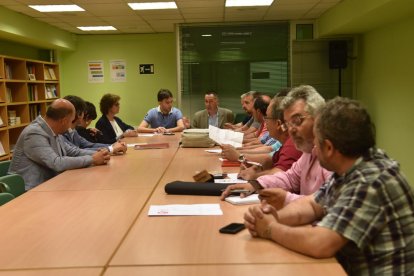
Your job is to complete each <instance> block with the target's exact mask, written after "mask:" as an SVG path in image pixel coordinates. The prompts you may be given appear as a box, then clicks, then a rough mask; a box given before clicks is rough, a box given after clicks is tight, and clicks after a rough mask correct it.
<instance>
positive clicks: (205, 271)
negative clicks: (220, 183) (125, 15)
mask: <svg viewBox="0 0 414 276" xmlns="http://www.w3.org/2000/svg"><path fill="white" fill-rule="evenodd" d="M179 138H180V134H179V133H178V134H177V135H174V136H163V135H156V136H152V137H137V138H127V139H125V141H126V142H127V143H145V142H147V143H159V142H167V143H168V144H169V148H167V149H146V150H134V149H133V148H129V149H128V151H127V153H126V154H124V155H120V156H113V157H112V158H111V160H110V162H109V163H108V164H107V165H106V166H96V167H89V168H84V169H77V170H70V171H66V172H64V173H62V174H60V175H58V176H56V177H54V178H53V179H50V180H49V181H46V182H45V183H43V184H41V185H39V186H37V187H36V188H34V189H32V190H30V191H29V192H27V193H25V194H23V195H22V196H20V197H18V198H16V199H14V200H12V201H11V202H9V203H7V204H5V205H3V206H1V207H0V231H1V235H0V275H36V276H37V275H110V276H113V275H195V274H197V275H218V274H220V275H238V276H240V275H242V276H243V275H251V274H252V273H269V275H270V274H272V275H287V274H289V275H311V274H315V275H316V274H318V275H335V276H336V275H345V272H344V270H343V269H342V267H341V266H340V265H339V264H338V262H337V261H336V259H334V258H329V259H314V258H311V257H307V256H304V255H302V254H299V253H295V252H293V251H291V250H288V249H286V248H283V247H281V246H279V245H277V244H275V243H273V242H271V241H268V240H263V239H256V238H252V237H251V236H250V234H249V232H248V231H247V230H244V231H242V232H240V233H238V234H236V235H225V234H220V233H219V232H218V229H219V228H220V227H222V226H224V225H227V224H228V223H231V222H242V221H243V214H244V212H245V211H246V209H247V208H248V206H235V205H231V204H229V203H227V202H223V201H220V199H219V198H218V197H213V196H183V195H168V194H166V193H165V192H164V186H165V184H166V183H169V182H171V181H174V180H182V181H192V176H193V175H194V174H195V173H196V172H197V171H200V170H203V169H206V170H208V171H222V170H223V169H226V170H225V171H227V172H236V171H237V168H222V167H221V163H220V161H219V160H218V157H217V154H212V153H208V152H206V151H205V149H202V148H180V147H179ZM196 203H197V204H200V203H218V204H220V207H221V209H222V211H223V215H222V216H168V217H167V216H163V217H161V216H159V217H149V216H148V209H149V206H150V205H165V204H196Z"/></svg>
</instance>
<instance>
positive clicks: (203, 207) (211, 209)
mask: <svg viewBox="0 0 414 276" xmlns="http://www.w3.org/2000/svg"><path fill="white" fill-rule="evenodd" d="M221 215H223V211H222V210H221V208H220V204H170V205H151V206H150V208H149V211H148V216H221Z"/></svg>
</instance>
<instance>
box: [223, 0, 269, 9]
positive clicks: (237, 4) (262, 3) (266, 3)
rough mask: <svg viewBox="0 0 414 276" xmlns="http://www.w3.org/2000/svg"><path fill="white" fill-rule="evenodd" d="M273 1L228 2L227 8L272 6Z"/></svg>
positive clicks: (246, 0)
mask: <svg viewBox="0 0 414 276" xmlns="http://www.w3.org/2000/svg"><path fill="white" fill-rule="evenodd" d="M272 3H273V0H254V1H252V0H226V7H250V6H270V5H272Z"/></svg>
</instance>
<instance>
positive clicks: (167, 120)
mask: <svg viewBox="0 0 414 276" xmlns="http://www.w3.org/2000/svg"><path fill="white" fill-rule="evenodd" d="M182 118H183V114H182V113H181V111H180V110H179V109H178V108H175V107H173V108H171V111H170V113H168V114H163V113H162V112H161V109H160V107H159V106H158V107H154V108H151V109H150V110H149V111H148V113H147V115H145V117H144V120H145V122H147V123H148V124H149V125H150V126H151V127H152V128H157V127H165V128H173V127H176V126H177V121H178V120H180V119H182Z"/></svg>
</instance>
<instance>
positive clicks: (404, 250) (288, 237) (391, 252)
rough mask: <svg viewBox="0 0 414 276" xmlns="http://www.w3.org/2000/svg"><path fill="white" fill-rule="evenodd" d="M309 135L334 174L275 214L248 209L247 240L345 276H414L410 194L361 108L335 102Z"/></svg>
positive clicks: (352, 102) (351, 102) (413, 204)
mask: <svg viewBox="0 0 414 276" xmlns="http://www.w3.org/2000/svg"><path fill="white" fill-rule="evenodd" d="M349 130H352V131H349ZM314 135H315V149H316V152H317V156H318V159H319V161H320V163H321V165H322V166H323V167H325V168H327V169H329V170H332V171H333V172H334V174H333V175H332V177H331V178H330V179H329V181H328V182H327V183H325V184H324V185H323V186H322V187H321V188H320V189H319V190H318V191H316V192H315V193H314V194H313V195H309V196H307V197H304V198H301V199H299V200H297V201H295V202H293V203H292V204H289V205H288V206H286V207H285V208H283V209H282V210H280V211H277V212H276V210H275V209H274V208H272V207H271V206H269V205H267V204H265V203H263V204H262V205H261V206H260V205H256V206H254V207H251V208H249V211H248V212H247V213H246V214H245V215H244V219H245V225H246V226H247V227H248V229H249V231H250V233H251V235H252V236H254V237H261V238H266V239H270V240H272V241H274V242H276V243H278V244H280V245H282V246H285V247H287V248H289V249H291V250H294V251H297V252H300V253H302V254H305V255H309V256H312V257H315V258H329V257H333V256H335V257H336V258H337V260H338V261H339V262H340V263H341V265H342V266H343V268H344V269H345V271H346V272H347V274H348V275H414V194H413V191H412V189H411V188H410V185H409V184H408V182H407V180H406V179H405V177H404V175H403V174H402V172H401V170H400V166H399V164H398V162H396V161H394V160H392V159H391V158H389V157H388V156H387V155H386V154H385V153H384V151H382V150H381V149H378V148H376V146H375V126H374V124H373V123H372V121H371V118H370V116H369V114H368V112H367V111H366V109H365V108H363V107H362V106H361V104H359V103H358V102H357V101H355V100H350V99H345V98H339V97H338V98H335V99H333V100H331V101H329V102H328V103H327V105H326V106H325V107H324V108H322V110H321V111H320V113H319V114H318V116H317V117H316V121H315V127H314ZM315 222H316V223H315ZM310 223H314V224H315V226H314V227H308V225H306V224H310Z"/></svg>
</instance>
